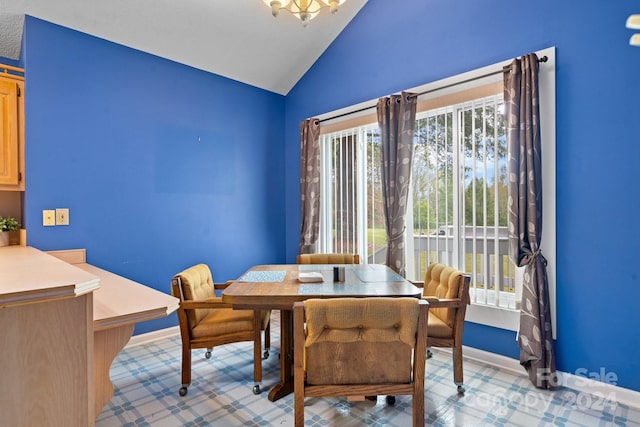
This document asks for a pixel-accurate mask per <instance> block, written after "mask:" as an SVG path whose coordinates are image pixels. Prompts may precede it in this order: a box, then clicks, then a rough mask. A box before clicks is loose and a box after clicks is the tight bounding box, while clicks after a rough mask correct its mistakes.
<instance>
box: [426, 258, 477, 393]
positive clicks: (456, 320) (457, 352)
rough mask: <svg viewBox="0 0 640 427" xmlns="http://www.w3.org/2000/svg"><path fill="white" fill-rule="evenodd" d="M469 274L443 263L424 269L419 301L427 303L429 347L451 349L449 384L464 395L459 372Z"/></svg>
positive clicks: (461, 370) (460, 371)
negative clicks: (451, 383) (451, 366)
mask: <svg viewBox="0 0 640 427" xmlns="http://www.w3.org/2000/svg"><path fill="white" fill-rule="evenodd" d="M470 280H471V278H470V276H469V275H466V274H464V273H462V272H461V271H458V270H456V269H454V268H453V267H449V266H446V265H444V264H438V263H433V264H430V265H429V267H428V268H427V273H426V275H425V279H424V283H423V289H422V298H423V299H426V300H427V301H429V332H428V339H427V345H428V346H429V347H450V348H452V349H453V381H454V383H455V384H456V385H457V386H458V393H461V394H462V393H464V391H465V390H464V387H463V382H464V377H463V369H462V332H463V330H464V316H465V313H466V311H467V305H468V304H469V282H470Z"/></svg>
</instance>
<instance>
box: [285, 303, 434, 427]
mask: <svg viewBox="0 0 640 427" xmlns="http://www.w3.org/2000/svg"><path fill="white" fill-rule="evenodd" d="M428 314H429V305H428V304H427V302H426V301H425V300H420V299H417V298H386V297H367V298H329V299H308V300H306V301H303V302H296V303H295V304H294V306H293V334H294V338H293V343H294V375H293V379H294V419H295V426H296V427H301V426H302V425H303V424H304V398H305V397H329V396H344V397H347V398H349V397H352V396H357V397H361V396H366V395H405V394H406V395H411V396H412V411H413V426H414V427H417V426H424V424H425V423H424V377H425V362H426V351H427V317H428ZM394 400H395V397H394Z"/></svg>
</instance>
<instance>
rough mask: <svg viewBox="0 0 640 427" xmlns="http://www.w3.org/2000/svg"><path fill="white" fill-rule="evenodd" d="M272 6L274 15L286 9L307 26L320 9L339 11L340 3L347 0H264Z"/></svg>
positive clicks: (332, 11)
mask: <svg viewBox="0 0 640 427" xmlns="http://www.w3.org/2000/svg"><path fill="white" fill-rule="evenodd" d="M262 1H263V2H264V4H266V5H267V6H269V7H270V8H271V14H272V15H273V17H274V18H275V17H277V16H278V13H279V12H280V10H282V9H284V10H286V11H288V12H289V13H291V14H292V15H293V16H295V17H296V18H298V19H300V20H301V21H302V24H303V25H304V26H305V27H306V26H307V25H309V21H311V20H312V19H313V18H315V17H316V15H317V14H318V12H320V9H323V8H325V7H328V8H329V10H330V11H331V13H333V14H335V13H336V12H337V11H338V6H339V5H340V3H344V2H345V1H347V0H262Z"/></svg>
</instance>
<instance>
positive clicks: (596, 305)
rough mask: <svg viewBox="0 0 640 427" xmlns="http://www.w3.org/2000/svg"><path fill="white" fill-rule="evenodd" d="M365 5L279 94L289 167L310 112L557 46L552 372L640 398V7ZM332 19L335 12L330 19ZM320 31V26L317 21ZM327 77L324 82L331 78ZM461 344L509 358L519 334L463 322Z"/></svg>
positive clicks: (418, 0) (290, 217) (291, 245)
mask: <svg viewBox="0 0 640 427" xmlns="http://www.w3.org/2000/svg"><path fill="white" fill-rule="evenodd" d="M401 3H402V5H399V4H398V2H390V1H385V0H369V1H368V3H367V4H366V5H365V6H364V8H363V9H362V10H361V12H360V13H359V14H358V15H357V16H356V17H355V18H354V20H353V21H352V22H351V23H350V24H349V26H348V27H347V28H346V29H345V30H344V31H343V32H342V33H341V34H340V36H339V37H338V38H337V39H336V41H335V42H334V43H333V44H332V45H331V46H330V48H329V49H328V50H327V51H326V52H325V53H324V54H323V56H322V57H321V58H319V59H318V61H316V63H315V65H314V66H313V67H312V68H311V70H309V71H308V72H307V74H306V75H305V76H304V78H303V79H301V81H300V82H299V83H298V84H297V85H296V87H295V88H294V89H293V90H292V91H291V92H290V93H289V94H288V95H287V99H286V124H285V126H286V147H285V158H286V162H287V164H291V165H294V164H296V162H298V159H299V141H298V140H299V136H298V132H299V131H298V124H299V122H300V121H301V120H303V119H304V118H306V117H311V116H314V115H318V114H322V113H326V112H329V111H332V110H335V109H338V108H343V107H346V106H349V105H352V104H355V103H359V102H363V101H367V100H370V99H375V98H378V97H380V96H385V95H388V94H390V93H393V92H398V91H400V90H403V89H406V88H410V87H414V86H418V85H421V84H424V83H428V82H432V81H436V80H439V79H442V78H445V77H449V76H452V75H456V74H459V73H462V72H465V71H469V70H473V69H475V68H479V67H482V66H486V65H490V64H493V63H496V62H500V61H503V60H507V59H510V58H513V57H516V56H520V55H522V54H525V53H528V52H532V51H536V50H539V49H543V48H546V47H551V46H555V47H556V48H557V50H556V61H557V67H556V70H557V75H556V76H557V80H556V84H557V94H556V96H557V98H556V104H557V114H556V121H557V132H556V133H557V142H556V144H557V147H556V155H557V176H556V179H557V220H556V221H557V223H556V227H557V242H556V247H557V254H558V259H557V302H558V323H557V325H558V334H557V341H556V354H557V365H558V368H559V369H560V370H562V371H564V372H570V373H575V372H576V370H577V369H580V368H582V369H586V370H587V371H588V372H599V370H600V368H604V369H605V370H606V371H607V372H613V373H615V374H616V375H617V376H618V379H619V381H618V385H620V386H622V387H626V388H630V389H634V390H639V391H640V342H639V339H638V334H637V333H634V332H633V331H634V330H635V327H636V326H637V325H638V324H640V310H639V309H638V307H639V304H640V303H639V301H640V286H639V280H638V269H639V266H640V249H639V248H640V245H638V241H640V226H639V222H640V221H639V220H638V216H637V206H640V192H639V191H638V190H637V186H636V183H637V182H638V181H640V168H639V167H638V165H637V164H638V161H639V160H640V140H639V137H638V132H637V125H636V123H637V122H638V120H640V102H638V100H640V79H638V76H639V74H638V70H640V48H634V47H631V46H629V45H628V40H629V37H630V36H631V34H632V31H631V30H628V29H626V28H625V26H624V24H625V21H626V18H627V17H628V16H629V15H630V14H632V13H640V3H638V2H630V1H621V2H605V1H600V0H588V1H583V2H580V3H579V5H577V4H575V3H574V2H557V1H553V0H541V1H536V2H514V1H509V0H460V1H455V2H452V1H435V0H405V1H403V2H401ZM326 19H330V18H326ZM316 25H321V24H320V23H319V22H318V23H317V24H316ZM327 76H331V78H327ZM298 177H299V171H298V169H297V168H290V169H288V170H287V173H286V179H285V194H286V197H287V199H286V214H287V230H286V254H287V259H289V260H292V259H293V257H294V255H295V253H296V251H297V243H298V227H299V222H300V218H299V203H298V197H299V187H298ZM464 343H465V345H470V346H473V347H477V348H480V349H484V350H488V351H492V352H496V353H499V354H505V355H508V356H510V357H515V358H517V357H518V354H519V353H518V349H517V346H516V342H515V335H514V333H511V332H507V331H503V330H498V329H493V328H489V327H485V326H482V325H476V324H468V327H467V328H466V329H465V336H464Z"/></svg>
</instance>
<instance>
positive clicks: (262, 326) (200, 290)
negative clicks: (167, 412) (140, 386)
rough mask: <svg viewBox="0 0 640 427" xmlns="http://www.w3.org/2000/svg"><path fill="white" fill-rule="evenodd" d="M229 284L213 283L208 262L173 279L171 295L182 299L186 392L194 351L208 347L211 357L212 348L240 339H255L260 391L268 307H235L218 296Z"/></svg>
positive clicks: (183, 391)
mask: <svg viewBox="0 0 640 427" xmlns="http://www.w3.org/2000/svg"><path fill="white" fill-rule="evenodd" d="M225 287H226V285H222V284H214V283H213V278H212V276H211V271H210V270H209V267H208V266H207V265H206V264H198V265H194V266H193V267H190V268H187V269H186V270H184V271H182V272H180V273H178V274H176V275H175V276H174V277H173V279H172V280H171V294H172V295H173V296H174V297H177V298H179V299H180V307H179V308H178V312H177V313H178V321H179V323H180V335H181V336H182V387H181V388H180V395H181V396H184V395H186V394H187V387H189V384H191V350H192V349H195V348H206V349H207V351H206V353H205V357H206V358H207V359H209V358H210V357H211V351H212V350H213V347H215V346H217V345H222V344H229V343H233V342H240V341H253V380H254V382H255V385H254V387H253V392H254V393H255V394H258V393H260V382H261V381H262V358H261V351H262V348H261V343H260V335H261V331H264V345H265V351H264V358H265V359H266V358H267V357H269V347H270V330H269V317H270V316H271V311H269V310H233V309H232V308H231V306H230V305H229V304H226V303H223V302H222V299H221V298H220V297H216V295H215V290H216V289H224V288H225Z"/></svg>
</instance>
